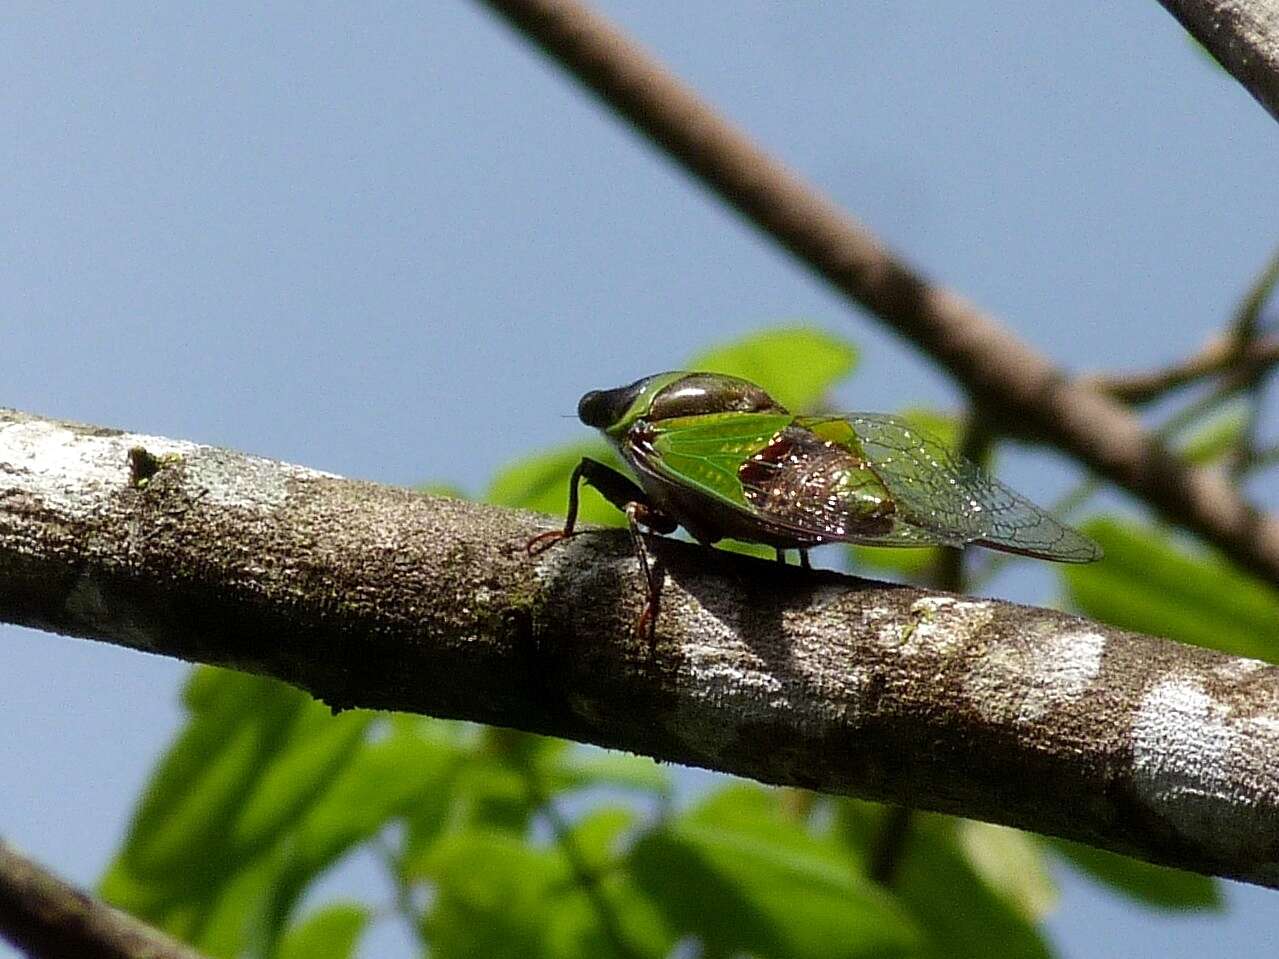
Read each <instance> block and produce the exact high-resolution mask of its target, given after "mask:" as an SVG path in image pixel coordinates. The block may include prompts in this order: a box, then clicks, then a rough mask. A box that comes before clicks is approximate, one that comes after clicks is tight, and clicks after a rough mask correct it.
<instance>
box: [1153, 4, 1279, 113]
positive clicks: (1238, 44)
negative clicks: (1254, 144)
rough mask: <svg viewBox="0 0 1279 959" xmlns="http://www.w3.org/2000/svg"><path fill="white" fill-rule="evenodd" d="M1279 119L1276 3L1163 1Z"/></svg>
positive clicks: (1278, 26)
mask: <svg viewBox="0 0 1279 959" xmlns="http://www.w3.org/2000/svg"><path fill="white" fill-rule="evenodd" d="M1159 2H1160V3H1162V4H1163V5H1164V7H1166V8H1167V10H1168V12H1169V13H1171V14H1172V15H1173V16H1174V17H1176V18H1177V20H1178V21H1179V22H1180V23H1181V25H1182V26H1183V27H1185V28H1186V31H1187V32H1188V33H1189V34H1190V35H1191V36H1193V37H1194V38H1195V39H1196V40H1198V41H1199V42H1200V43H1201V44H1202V45H1203V46H1204V47H1205V48H1206V49H1207V50H1208V52H1209V53H1211V54H1212V55H1213V57H1214V58H1215V59H1216V61H1217V62H1218V63H1220V64H1221V65H1222V66H1223V67H1225V69H1226V71H1227V72H1228V73H1230V75H1231V76H1233V77H1234V78H1235V79H1236V80H1238V81H1239V82H1240V83H1241V84H1243V87H1244V89H1245V90H1247V91H1248V92H1249V93H1251V94H1252V95H1253V96H1254V97H1255V98H1256V100H1257V102H1258V103H1260V104H1261V105H1262V106H1263V107H1265V108H1266V109H1267V110H1268V111H1269V112H1270V115H1271V116H1272V117H1274V118H1275V119H1276V120H1279V6H1276V5H1275V3H1274V0H1159Z"/></svg>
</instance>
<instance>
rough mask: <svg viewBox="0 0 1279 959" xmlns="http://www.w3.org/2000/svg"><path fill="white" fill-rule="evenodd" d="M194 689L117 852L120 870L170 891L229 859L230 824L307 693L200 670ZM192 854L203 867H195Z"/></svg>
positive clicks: (107, 888)
mask: <svg viewBox="0 0 1279 959" xmlns="http://www.w3.org/2000/svg"><path fill="white" fill-rule="evenodd" d="M205 675H206V676H208V674H205ZM212 685H217V686H219V687H221V697H220V698H218V699H216V700H212V701H207V700H206V699H204V698H203V694H204V692H207V687H208V686H212ZM201 686H204V687H205V689H203V690H202V689H201V688H200V687H201ZM192 695H193V697H194V701H196V702H199V703H201V704H202V706H201V708H200V709H199V710H198V711H197V712H195V713H194V714H193V716H192V718H191V719H190V720H189V721H188V722H187V725H186V726H185V727H184V728H183V730H182V732H181V733H179V735H178V738H177V740H176V741H175V742H174V744H173V745H172V746H170V747H169V749H168V751H167V752H166V753H165V756H164V758H163V759H162V760H161V761H160V764H159V766H158V767H157V769H156V772H155V773H154V774H153V776H152V778H151V781H150V783H148V785H147V788H146V793H145V794H144V797H143V800H142V803H141V805H140V807H139V809H138V811H137V813H136V814H135V816H134V820H133V823H132V825H131V826H130V830H129V835H128V838H127V839H126V841H125V845H124V848H123V849H122V850H121V853H120V856H119V859H120V862H121V866H122V869H123V871H125V872H127V873H129V874H131V875H132V876H134V877H136V878H138V879H143V880H145V879H156V880H162V881H163V882H164V883H165V884H166V885H167V886H168V887H169V889H170V891H173V892H176V891H177V890H178V889H179V888H183V887H189V886H192V885H199V884H203V883H205V882H206V881H207V875H206V874H205V870H207V869H209V868H214V869H216V870H224V869H225V868H227V867H228V866H229V865H230V864H228V863H227V862H226V857H227V855H228V850H227V846H226V836H227V832H228V830H229V829H230V827H231V824H232V823H233V822H234V821H235V819H236V817H237V816H238V815H239V812H240V809H241V806H242V804H243V802H244V801H245V799H246V797H247V796H248V795H249V793H250V792H251V790H252V789H253V788H254V786H255V784H256V781H257V779H258V777H259V775H261V773H262V771H263V770H264V769H265V768H266V767H267V766H268V764H269V763H270V762H271V760H272V759H273V758H274V756H275V755H276V754H277V753H278V752H279V751H280V750H281V749H283V748H284V747H285V745H286V743H287V740H288V732H289V729H290V727H291V724H292V722H293V720H294V717H295V716H296V715H297V714H298V712H299V711H300V710H301V709H302V708H303V706H304V704H305V701H306V699H307V697H306V695H305V694H304V693H302V692H300V691H299V690H296V689H292V688H291V687H288V686H285V685H284V684H283V683H279V682H276V681H274V680H267V679H263V678H261V677H257V676H251V675H248V674H245V673H238V674H228V675H225V676H210V677H209V678H207V679H204V678H202V679H201V680H199V681H197V683H196V684H195V688H194V689H193V690H192ZM193 862H195V863H201V864H202V866H203V868H202V869H192V868H191V863H193ZM113 871H114V872H116V873H118V872H120V870H113ZM110 878H112V871H109V872H108V879H110ZM123 890H124V884H122V883H121V884H119V885H117V886H114V887H113V886H112V885H111V884H110V883H108V882H107V881H105V880H104V885H103V893H104V895H106V896H107V897H108V898H110V899H112V901H118V900H117V899H116V898H115V896H116V895H117V893H118V892H123ZM121 904H122V905H123V903H121Z"/></svg>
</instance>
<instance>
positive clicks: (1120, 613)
mask: <svg viewBox="0 0 1279 959" xmlns="http://www.w3.org/2000/svg"><path fill="white" fill-rule="evenodd" d="M1083 529H1084V531H1085V532H1086V533H1088V535H1089V536H1091V537H1092V538H1093V539H1095V540H1097V542H1098V543H1100V544H1101V546H1102V548H1103V549H1104V550H1105V551H1106V557H1105V559H1104V560H1102V561H1101V562H1100V563H1093V564H1091V565H1088V566H1076V567H1069V568H1063V569H1062V574H1063V576H1064V579H1065V583H1066V587H1067V591H1068V595H1069V597H1070V600H1071V602H1072V603H1073V604H1074V606H1075V607H1076V608H1077V609H1079V610H1080V611H1081V612H1083V613H1085V614H1086V615H1088V616H1091V617H1093V618H1094V619H1100V620H1104V621H1106V622H1108V623H1113V624H1114V625H1116V626H1120V627H1123V628H1125V629H1132V630H1135V631H1137V632H1142V633H1153V634H1155V635H1157V636H1166V637H1168V638H1169V639H1175V640H1178V641H1180V642H1183V643H1192V644H1194V645H1196V646H1208V647H1211V648H1213V649H1219V650H1222V651H1223V652H1228V653H1234V654H1236V655H1239V656H1251V657H1254V658H1257V659H1266V660H1269V661H1271V662H1276V661H1279V641H1277V640H1276V637H1279V593H1277V592H1276V591H1275V590H1274V589H1272V588H1271V587H1269V586H1267V585H1265V584H1263V583H1261V582H1259V581H1257V580H1255V579H1253V578H1252V577H1251V576H1248V575H1247V574H1245V573H1242V572H1240V571H1239V570H1237V569H1236V568H1235V567H1233V566H1231V565H1230V564H1229V563H1227V562H1225V561H1224V560H1222V559H1219V558H1218V557H1216V556H1215V555H1211V554H1209V553H1206V552H1199V551H1194V552H1192V551H1191V550H1189V549H1187V548H1186V547H1183V546H1181V545H1180V544H1178V543H1177V542H1176V541H1174V540H1173V539H1172V538H1171V537H1170V536H1168V535H1165V534H1162V533H1159V532H1156V531H1154V530H1152V529H1150V528H1148V527H1145V526H1142V525H1139V524H1137V523H1134V522H1120V521H1118V520H1114V519H1098V520H1094V521H1092V522H1090V523H1087V524H1085V525H1084V527H1083Z"/></svg>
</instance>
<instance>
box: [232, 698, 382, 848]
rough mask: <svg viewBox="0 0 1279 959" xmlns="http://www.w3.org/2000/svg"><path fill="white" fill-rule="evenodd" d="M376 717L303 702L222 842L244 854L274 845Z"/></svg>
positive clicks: (316, 703) (316, 795)
mask: <svg viewBox="0 0 1279 959" xmlns="http://www.w3.org/2000/svg"><path fill="white" fill-rule="evenodd" d="M374 716H375V714H374V713H372V712H368V711H365V710H352V711H350V712H345V713H342V714H341V715H337V716H334V715H333V714H332V713H331V712H330V710H329V708H328V707H327V706H325V705H324V704H323V703H320V702H316V701H315V700H312V701H310V702H308V703H306V704H305V706H304V707H303V708H302V709H301V710H300V712H299V715H298V716H297V718H296V719H295V721H294V727H293V729H292V730H291V731H290V734H289V742H288V745H287V747H286V748H285V749H283V750H281V751H280V753H279V754H278V755H277V756H276V757H275V759H274V760H273V761H272V762H271V764H270V765H269V766H267V767H266V768H265V769H264V770H263V771H262V775H261V777H260V778H259V780H258V782H257V783H256V785H255V786H254V788H253V790H252V791H251V792H250V793H249V794H248V795H246V796H245V797H244V799H243V801H242V804H241V806H240V809H239V812H238V815H237V816H236V818H235V821H234V823H233V824H232V826H231V829H230V830H229V831H228V834H227V835H226V836H225V837H224V841H226V842H227V843H228V845H231V846H234V847H239V848H242V849H244V850H245V851H246V852H250V851H253V850H257V849H261V848H263V847H264V846H266V845H267V844H269V843H271V842H272V841H274V840H275V839H276V838H277V837H278V836H279V835H280V834H281V833H282V832H283V831H284V829H285V828H286V827H288V826H290V825H292V824H293V823H294V822H295V821H296V820H297V818H298V817H299V816H300V815H302V813H303V812H305V811H306V809H307V808H308V807H309V806H310V805H311V804H312V803H314V802H315V801H316V799H317V798H318V797H319V796H320V795H322V794H323V792H324V790H325V789H326V788H327V787H328V785H329V783H330V782H331V781H332V779H333V777H334V776H335V775H336V774H337V773H338V771H339V770H340V769H341V768H342V766H343V765H344V764H345V763H346V762H347V761H349V760H350V759H351V757H352V756H353V755H354V754H355V752H356V750H357V749H358V748H359V746H360V743H361V741H362V740H363V738H364V733H365V730H367V729H368V726H369V723H370V722H372V721H373V718H374Z"/></svg>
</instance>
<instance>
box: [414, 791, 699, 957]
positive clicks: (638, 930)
mask: <svg viewBox="0 0 1279 959" xmlns="http://www.w3.org/2000/svg"><path fill="white" fill-rule="evenodd" d="M628 823H629V816H626V815H624V814H619V812H618V811H609V812H606V813H603V814H600V815H596V816H592V817H588V820H587V821H585V822H583V823H582V824H579V826H578V827H576V828H575V829H574V831H573V836H574V838H575V840H576V842H577V843H578V846H579V849H580V850H581V851H583V852H584V853H585V855H586V860H587V863H588V864H590V865H592V866H597V865H598V866H601V867H603V866H605V865H607V863H608V862H609V860H610V859H611V855H612V854H611V849H612V847H613V846H614V845H615V843H616V838H617V834H618V832H619V830H620V829H621V828H625V827H626V825H628ZM423 865H424V867H425V875H426V877H427V878H429V879H430V880H431V882H432V883H433V885H434V888H435V892H436V895H435V899H434V901H433V903H432V905H431V908H430V910H429V912H428V913H427V915H426V917H425V919H424V921H423V924H422V925H423V932H424V933H425V935H426V938H427V940H428V942H429V944H430V954H431V956H432V959H453V957H469V956H485V957H498V959H500V957H507V956H509V957H512V959H515V957H530V959H534V957H546V959H550V957H555V959H613V957H616V959H627V957H634V956H642V957H651V959H659V957H662V956H665V955H667V954H668V953H669V951H670V949H671V947H672V946H673V945H674V941H675V940H674V938H673V937H672V936H671V935H670V934H669V932H667V931H666V930H665V927H664V926H663V925H662V924H661V922H660V917H659V916H657V915H656V914H655V913H654V912H653V910H652V908H651V906H648V904H647V903H646V902H645V901H644V899H643V897H642V896H641V895H640V894H639V893H638V891H637V890H636V889H635V888H634V887H633V886H632V885H631V884H630V883H629V882H628V881H627V879H626V878H625V876H623V875H621V874H618V873H616V872H614V873H610V874H606V875H605V874H601V875H599V876H597V878H596V884H595V886H594V889H595V894H596V896H597V897H598V898H595V897H593V896H592V895H591V894H588V893H587V891H586V890H585V889H584V888H583V887H582V885H581V883H580V882H579V880H578V877H577V875H576V874H575V872H574V870H573V868H572V866H571V865H570V864H569V862H568V860H567V859H566V858H565V856H564V855H563V853H562V852H561V851H560V850H559V848H558V847H555V846H552V847H551V848H548V849H540V848H536V847H532V846H530V845H529V844H528V843H527V842H526V841H524V840H523V839H521V838H518V837H515V836H512V835H510V834H508V833H505V832H491V831H486V830H468V831H465V832H459V833H453V834H451V835H448V836H445V837H443V838H442V839H441V840H440V841H439V842H438V843H437V844H436V846H435V848H434V849H433V850H432V853H431V855H430V857H428V859H427V860H426V861H425V862H424V863H423ZM601 908H603V909H606V910H607V911H608V914H609V915H610V917H611V919H612V925H613V928H612V929H611V930H610V929H609V928H606V925H605V923H604V920H603V919H602V918H601V912H600V910H601ZM615 936H617V937H620V938H622V939H623V940H624V947H623V949H621V950H619V949H618V948H617V946H616V944H615V943H616V940H615V938H614V937H615Z"/></svg>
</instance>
